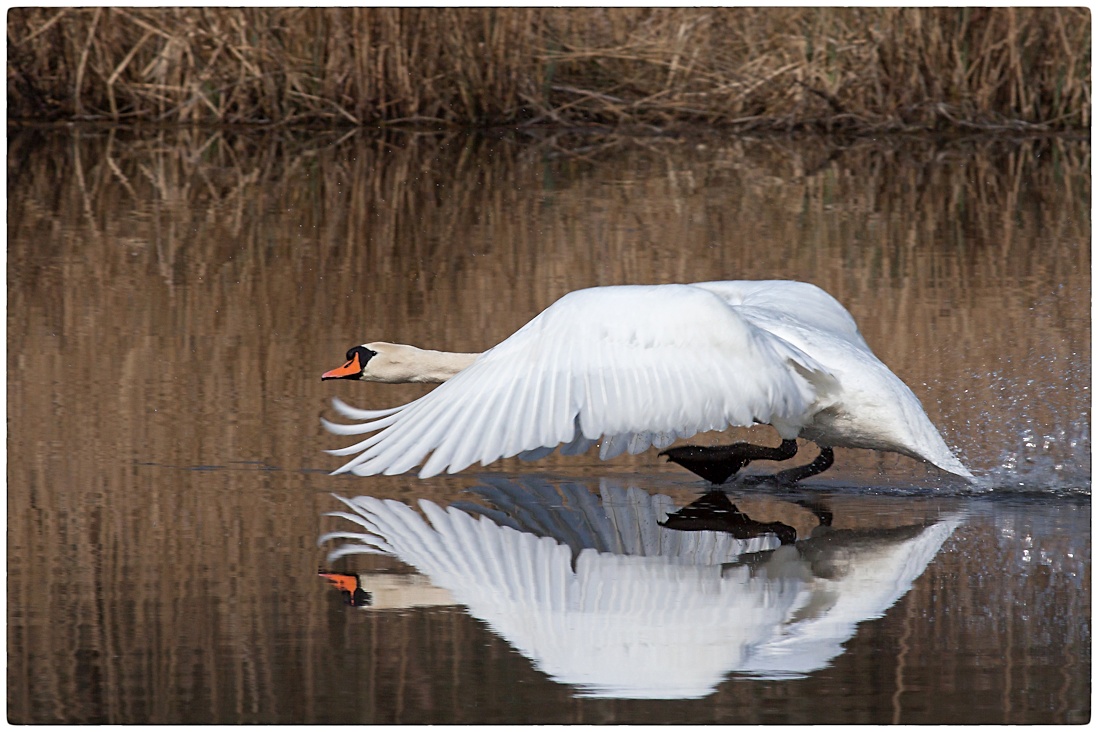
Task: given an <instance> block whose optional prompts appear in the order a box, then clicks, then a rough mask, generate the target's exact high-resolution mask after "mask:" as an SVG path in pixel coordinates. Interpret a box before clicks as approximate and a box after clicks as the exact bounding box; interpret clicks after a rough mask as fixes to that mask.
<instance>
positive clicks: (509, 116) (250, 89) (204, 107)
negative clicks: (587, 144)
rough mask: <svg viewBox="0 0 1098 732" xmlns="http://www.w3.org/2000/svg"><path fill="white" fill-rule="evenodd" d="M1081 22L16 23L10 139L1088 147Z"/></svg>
mask: <svg viewBox="0 0 1098 732" xmlns="http://www.w3.org/2000/svg"><path fill="white" fill-rule="evenodd" d="M1090 43H1091V39H1090V11H1089V10H1087V9H1085V8H1050V9H1043V8H919V9H881V8H834V9H828V8H796V9H785V8H683V9H648V8H645V9H632V8H614V9H588V8H580V9H567V8H497V9H469V8H465V9H414V8H401V9H383V8H321V9H316V8H306V9H302V8H273V9H272V8H264V9H260V8H254V9H253V8H214V9H209V8H167V9H162V8H65V9H58V8H14V9H11V10H9V12H8V115H9V118H10V119H35V120H38V119H75V120H104V121H118V122H134V123H136V122H142V123H188V124H194V123H202V124H205V123H222V124H224V123H229V124H318V123H319V124H347V125H376V124H399V123H426V124H435V125H492V124H540V123H555V124H567V125H583V124H610V125H623V124H624V125H649V126H658V127H667V126H673V125H677V124H685V123H704V124H710V125H720V126H726V127H730V128H734V129H782V130H794V129H825V130H847V131H854V132H856V131H883V130H899V129H903V130H912V129H932V130H941V129H988V130H1002V129H1006V130H1081V129H1086V128H1089V125H1090V106H1091V101H1090Z"/></svg>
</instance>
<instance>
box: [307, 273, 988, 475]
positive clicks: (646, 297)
mask: <svg viewBox="0 0 1098 732" xmlns="http://www.w3.org/2000/svg"><path fill="white" fill-rule="evenodd" d="M347 358H348V361H347V363H346V364H345V365H344V366H342V367H340V368H337V369H333V370H332V371H329V372H327V373H325V374H324V378H351V379H367V380H375V381H389V382H393V381H397V382H402V381H443V382H445V383H443V384H442V385H441V386H439V387H438V388H437V389H435V390H434V391H432V392H430V393H429V394H427V395H425V396H423V397H421V398H419V399H417V400H415V401H413V402H410V403H408V404H405V405H403V406H400V407H396V408H393V409H385V410H377V411H367V410H359V409H354V408H351V407H348V406H347V405H345V404H343V403H342V402H340V401H338V400H336V401H335V406H336V408H337V409H338V410H339V411H340V412H341V413H342V414H343V415H344V416H346V417H349V418H351V419H359V420H365V421H364V422H361V423H359V424H350V425H336V424H331V423H328V422H325V424H326V425H327V426H328V428H329V429H330V430H331V431H333V432H336V433H339V434H362V433H368V432H377V434H375V435H373V436H372V437H369V438H367V439H365V440H363V441H362V442H359V443H358V444H355V445H352V446H350V447H347V448H344V449H341V450H334V451H332V452H333V454H336V455H354V454H355V453H358V454H357V456H356V457H355V458H354V459H352V460H351V461H350V462H348V463H347V464H346V465H344V466H343V467H341V468H340V469H339V470H338V471H337V472H344V471H353V472H355V473H356V474H358V475H374V474H377V473H385V474H387V475H392V474H396V473H403V472H405V471H407V470H410V469H412V468H413V467H415V466H416V465H418V464H420V463H421V462H423V461H424V459H426V463H425V464H424V465H423V468H422V470H421V471H420V473H419V475H420V477H427V476H431V475H435V474H437V473H440V472H442V471H443V470H446V471H448V472H451V473H453V472H457V471H459V470H462V469H464V468H466V467H468V466H469V465H471V464H472V463H474V462H476V461H480V463H481V464H482V465H486V464H488V463H490V462H492V461H494V460H496V459H498V458H500V457H510V456H513V455H519V454H522V455H523V456H524V457H531V458H536V457H541V456H544V455H547V454H548V453H550V452H552V450H553V449H555V448H556V447H557V446H558V445H562V444H563V445H564V447H563V448H562V449H561V452H562V453H565V454H577V453H580V452H583V451H585V450H586V449H587V448H588V447H590V446H591V445H592V444H594V442H595V441H596V440H598V439H599V438H600V437H601V438H603V440H602V446H601V450H600V456H601V457H602V459H604V460H605V459H607V458H610V457H614V456H616V455H619V454H621V453H622V452H625V451H628V452H630V453H639V452H642V451H644V450H646V449H648V448H649V447H650V446H653V445H654V446H656V447H658V448H665V447H667V446H669V445H670V444H671V443H672V442H674V441H675V440H676V439H679V438H686V437H690V436H692V435H694V434H696V433H698V432H702V431H708V430H721V429H725V428H726V427H728V426H741V427H749V426H751V425H752V424H756V423H766V424H771V425H773V426H774V427H775V428H776V429H777V431H778V433H779V434H780V435H781V437H782V440H783V442H782V446H781V447H780V448H758V447H754V446H746V445H744V446H742V447H726V448H721V449H718V448H692V449H689V450H688V449H686V448H675V449H674V450H671V451H668V453H669V455H670V457H671V459H672V460H675V461H676V462H680V463H682V464H683V465H685V466H686V467H688V468H690V469H691V470H694V471H695V472H697V473H698V474H699V475H702V476H703V477H706V478H708V479H710V480H714V481H715V482H722V481H723V480H725V479H727V478H728V476H730V475H731V474H733V473H735V472H736V470H738V469H739V468H740V467H742V466H743V465H745V464H746V463H747V462H750V460H751V459H788V458H790V457H792V456H793V455H794V454H795V453H796V450H797V447H796V441H795V438H796V437H797V436H801V437H804V438H806V439H810V440H813V441H815V442H817V443H818V444H819V445H821V447H822V448H823V452H822V453H821V458H820V459H819V460H818V461H817V462H816V463H814V464H813V465H814V467H813V468H811V469H809V470H808V471H807V472H805V471H798V472H795V473H790V474H789V475H788V476H787V477H788V479H789V480H796V479H799V478H801V477H805V475H808V474H813V473H815V472H819V471H820V470H823V469H826V467H827V466H829V465H830V464H831V450H830V448H831V447H832V446H836V447H860V448H869V449H873V450H888V451H892V452H898V453H902V454H904V455H908V456H910V457H913V458H917V459H920V460H925V461H927V462H930V463H932V464H934V465H936V466H938V467H939V468H942V469H943V470H946V471H949V472H951V473H955V474H956V475H960V476H963V477H966V478H971V477H972V476H971V473H969V471H968V470H967V469H966V468H965V467H964V466H963V465H962V464H961V463H960V461H958V460H957V458H956V457H954V455H953V454H952V453H951V452H950V451H949V448H948V447H946V444H945V442H944V441H943V440H942V438H941V436H940V435H939V434H938V431H937V430H936V429H935V428H934V425H933V424H931V422H930V420H929V419H928V418H927V416H926V413H925V412H924V411H923V408H922V405H921V404H920V403H919V400H918V398H917V397H916V396H915V395H914V394H913V393H912V392H911V390H910V389H909V388H908V387H907V386H906V385H905V384H904V383H903V382H902V381H900V379H899V378H897V377H896V375H895V374H893V373H892V372H891V371H889V369H888V367H887V366H885V365H884V364H883V363H881V362H880V361H879V360H878V359H877V358H876V356H874V355H873V353H872V351H870V349H869V346H868V345H866V342H865V341H864V340H863V339H862V336H861V334H860V333H859V332H858V328H857V326H856V325H855V323H854V319H853V318H852V317H851V316H850V313H848V312H847V311H846V309H844V308H843V306H842V305H840V304H839V303H838V302H837V301H836V300H835V299H834V298H832V297H831V296H830V295H828V294H827V293H826V292H824V291H823V290H821V289H819V288H818V287H815V286H814V285H810V284H806V283H803V282H781V281H768V282H706V283H700V284H696V285H654V286H624V287H596V288H592V289H587V290H577V291H576V292H572V293H570V294H568V295H565V296H564V297H562V298H561V299H560V300H558V301H557V302H556V303H554V304H553V305H551V306H550V307H549V308H547V309H546V310H545V311H544V312H542V313H541V314H540V315H538V316H537V317H535V318H534V319H533V320H531V321H530V322H529V323H527V324H526V325H525V326H523V327H522V328H521V329H519V330H518V331H517V332H516V333H515V334H514V335H512V336H511V337H509V338H507V339H506V340H505V341H503V342H502V343H500V344H499V345H497V346H496V347H494V348H492V349H490V350H488V351H486V352H485V353H483V354H481V355H480V356H476V354H449V353H441V352H438V351H423V350H420V349H416V348H413V347H411V346H397V345H394V344H386V343H369V344H366V345H363V346H357V347H355V348H352V349H351V350H350V351H349V352H348V353H347ZM451 377H452V378H451ZM729 450H731V452H729ZM428 453H431V456H430V458H427V456H428ZM713 463H716V464H717V465H716V467H714V466H713Z"/></svg>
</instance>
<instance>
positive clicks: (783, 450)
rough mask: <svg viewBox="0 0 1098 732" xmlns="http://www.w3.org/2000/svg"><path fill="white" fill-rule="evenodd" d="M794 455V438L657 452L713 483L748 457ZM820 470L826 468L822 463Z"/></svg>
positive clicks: (721, 480)
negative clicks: (768, 443) (772, 443)
mask: <svg viewBox="0 0 1098 732" xmlns="http://www.w3.org/2000/svg"><path fill="white" fill-rule="evenodd" d="M796 454H797V441H796V440H782V444H781V445H779V446H778V447H765V446H763V445H751V444H748V443H746V442H737V443H735V444H734V445H716V446H714V447H703V446H701V445H683V446H682V447H672V448H670V449H668V450H664V451H663V452H661V453H660V455H666V456H667V459H668V460H669V461H670V462H673V463H678V464H679V465H681V466H683V467H684V468H686V469H687V470H689V471H690V472H691V473H694V474H695V475H697V476H699V477H701V478H703V479H705V480H708V481H709V482H710V483H715V484H717V485H720V484H722V483H725V482H727V481H728V479H729V478H731V477H732V476H733V475H735V474H736V473H737V472H739V471H740V469H741V468H743V467H745V466H746V465H748V464H749V463H750V462H751V461H752V460H788V459H789V458H791V457H793V456H794V455H796ZM817 459H818V458H817ZM829 464H830V463H829ZM794 470H796V468H794ZM821 470H826V466H825V467H824V468H821ZM787 472H791V471H782V473H787ZM782 473H778V475H779V476H780V475H782ZM794 480H798V479H796V478H795V479H794Z"/></svg>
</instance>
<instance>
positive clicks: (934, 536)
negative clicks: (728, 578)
mask: <svg viewBox="0 0 1098 732" xmlns="http://www.w3.org/2000/svg"><path fill="white" fill-rule="evenodd" d="M961 522H962V518H961V516H960V515H958V514H954V515H950V516H947V517H945V518H944V519H943V520H942V521H940V522H938V523H936V524H933V525H931V526H929V527H926V528H922V529H921V530H916V531H913V530H912V527H901V528H900V529H895V530H893V531H882V532H879V535H878V536H875V537H873V539H872V540H865V539H859V538H857V537H854V539H855V540H854V541H853V542H852V543H853V546H851V542H848V541H843V537H841V536H835V535H836V534H842V533H853V532H835V533H834V534H833V535H831V536H830V537H829V536H828V535H826V534H825V535H824V536H823V537H821V538H819V539H809V540H808V541H806V542H803V544H799V545H798V546H797V550H798V558H797V560H796V561H797V562H798V563H799V564H800V565H803V566H813V564H814V562H813V561H812V560H815V562H823V563H825V564H826V565H827V567H826V576H825V577H821V576H819V574H820V572H819V571H818V569H817V571H815V572H814V573H813V582H812V589H811V593H810V595H809V596H808V597H807V598H805V600H806V602H805V604H804V605H802V606H800V607H799V608H798V610H797V612H796V613H794V614H793V615H792V616H791V617H790V619H789V622H788V624H787V625H786V627H785V629H784V630H783V632H782V634H781V636H780V637H778V638H775V639H773V640H771V641H770V642H768V643H766V644H763V645H762V646H760V647H759V648H758V649H756V652H755V654H754V655H753V657H752V659H751V662H750V663H749V664H748V665H746V666H744V667H743V668H742V669H740V670H741V671H743V672H745V673H750V674H753V675H757V676H761V677H764V678H785V677H789V676H800V675H803V674H808V673H811V672H813V671H817V670H819V669H822V668H825V667H827V665H828V664H829V663H830V662H831V659H833V658H835V657H836V656H838V655H839V654H840V653H842V644H843V643H845V642H846V641H847V640H848V639H850V638H851V637H852V636H853V635H854V631H855V630H856V629H857V625H858V623H861V622H862V621H864V620H870V619H872V618H878V617H880V616H881V615H883V614H884V612H885V611H886V610H888V608H890V607H892V606H893V605H894V604H896V601H897V600H899V599H900V598H901V597H903V596H904V595H905V594H907V592H908V590H910V589H911V585H912V584H913V583H914V582H915V580H916V579H918V578H919V576H920V575H922V573H923V572H924V571H925V570H926V567H927V565H928V564H930V561H931V560H932V559H933V558H934V557H935V555H936V554H937V553H938V550H939V549H941V547H942V544H943V543H944V542H945V540H946V539H948V538H949V537H950V535H952V534H953V531H954V530H955V529H956V528H957V527H958V526H960V524H961ZM814 543H816V544H817V545H819V544H821V543H822V544H823V546H813V544H814ZM789 548H792V547H789ZM786 549H787V548H783V549H782V550H780V551H778V552H774V554H775V555H779V554H781V553H782V552H784V551H786ZM781 561H782V559H781V558H778V557H775V558H774V559H772V560H771V562H772V563H774V564H779V563H780V562H781ZM768 566H769V563H768Z"/></svg>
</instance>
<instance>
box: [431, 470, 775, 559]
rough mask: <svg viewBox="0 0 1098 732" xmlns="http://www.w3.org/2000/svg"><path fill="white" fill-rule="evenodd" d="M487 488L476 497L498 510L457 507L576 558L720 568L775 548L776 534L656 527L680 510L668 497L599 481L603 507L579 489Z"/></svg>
mask: <svg viewBox="0 0 1098 732" xmlns="http://www.w3.org/2000/svg"><path fill="white" fill-rule="evenodd" d="M484 482H485V485H483V486H477V487H475V488H473V489H472V491H473V492H474V493H476V494H477V495H479V496H481V497H482V498H484V499H486V500H487V501H488V502H489V503H491V504H492V505H493V506H495V508H485V507H483V506H480V505H477V504H474V503H470V502H467V501H459V502H455V503H454V504H453V505H454V506H455V507H457V508H461V509H464V510H466V511H470V512H473V513H478V514H481V515H483V516H487V517H488V518H490V519H492V520H493V521H495V522H496V523H497V524H499V525H500V526H510V527H511V528H512V529H515V530H517V531H525V532H527V533H531V534H536V535H538V536H548V537H550V538H552V539H556V540H557V541H559V542H560V543H562V544H567V545H568V546H569V547H570V548H571V549H572V551H573V552H575V553H576V554H578V553H579V552H580V551H581V550H583V549H595V550H597V551H600V552H612V553H614V554H630V555H635V556H663V557H677V558H678V559H679V560H680V561H684V562H689V563H692V564H721V563H723V562H731V561H732V560H734V559H735V558H736V557H738V556H739V555H740V554H744V553H748V552H757V551H762V550H764V549H773V548H774V547H776V546H778V541H777V539H776V538H775V537H774V536H773V535H770V536H763V537H759V538H757V539H750V540H740V539H736V538H734V537H732V536H730V535H728V534H724V533H719V532H714V531H695V532H683V531H672V530H668V529H665V528H663V527H661V526H660V525H659V522H660V521H663V520H664V519H666V517H667V515H668V514H669V513H671V512H673V511H674V510H675V509H676V506H675V504H674V502H673V501H672V500H671V497H670V496H665V495H661V494H656V495H650V494H649V493H648V492H647V491H643V490H641V489H640V488H624V487H622V486H620V485H618V484H617V483H616V482H614V481H611V480H606V479H605V478H604V479H601V480H600V481H599V493H600V496H601V499H602V500H601V501H600V500H599V497H596V495H595V494H594V493H592V492H591V491H590V490H588V489H587V487H586V486H585V485H582V484H580V483H572V482H566V483H550V482H549V481H548V480H545V479H544V478H538V477H535V476H529V477H524V478H522V479H521V480H519V481H511V480H507V479H504V478H493V477H486V478H484Z"/></svg>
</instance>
